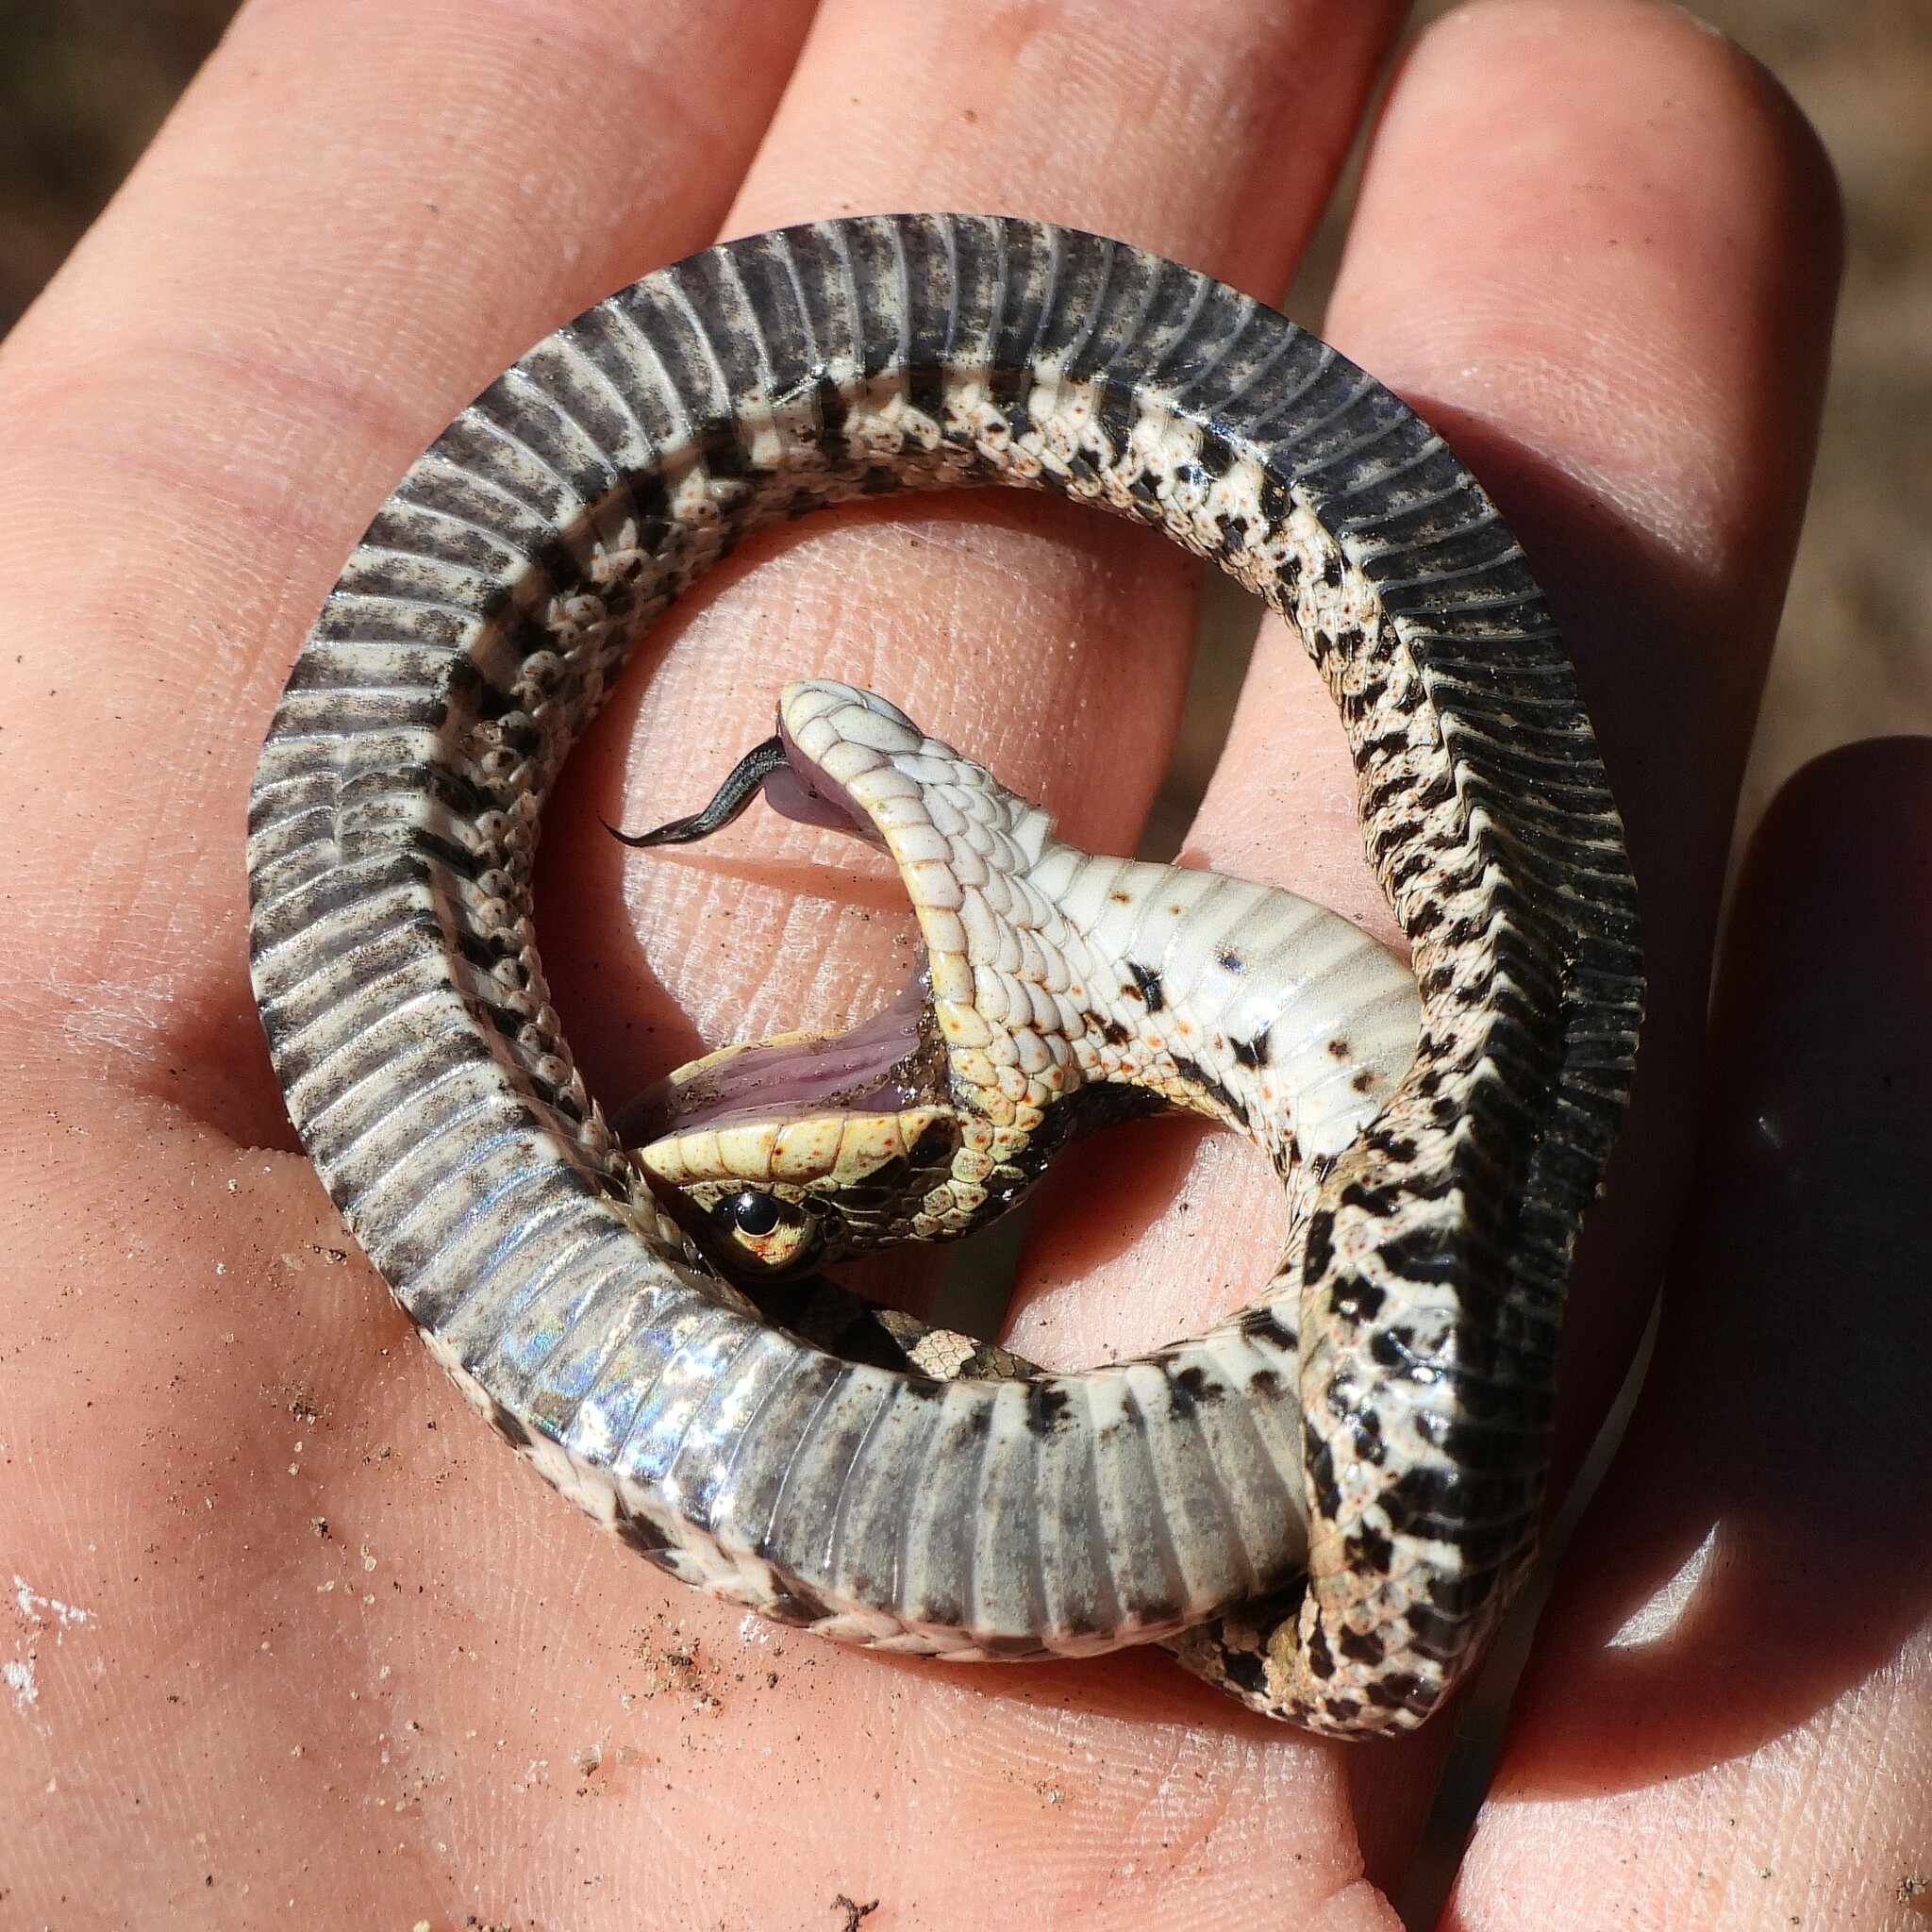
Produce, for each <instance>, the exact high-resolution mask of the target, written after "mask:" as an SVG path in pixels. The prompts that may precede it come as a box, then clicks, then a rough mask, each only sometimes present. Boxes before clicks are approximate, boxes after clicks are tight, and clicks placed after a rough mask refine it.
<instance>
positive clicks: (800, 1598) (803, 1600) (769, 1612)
mask: <svg viewBox="0 0 1932 1932" xmlns="http://www.w3.org/2000/svg"><path fill="white" fill-rule="evenodd" d="M764 1613H765V1615H766V1616H768V1617H769V1618H771V1620H772V1621H773V1622H774V1624H792V1625H794V1626H796V1627H798V1628H801V1629H802V1628H804V1627H805V1626H806V1625H807V1624H816V1623H818V1622H819V1621H820V1620H821V1619H823V1618H824V1617H826V1616H828V1615H829V1614H830V1612H829V1610H828V1609H827V1608H826V1607H825V1606H824V1604H823V1603H821V1602H820V1601H819V1599H818V1598H817V1597H815V1596H814V1595H813V1594H812V1593H811V1591H808V1590H807V1589H806V1588H805V1587H804V1586H803V1585H802V1584H793V1585H792V1587H791V1589H790V1590H788V1591H781V1592H780V1593H779V1594H778V1595H777V1596H774V1598H773V1599H772V1601H771V1602H770V1603H769V1604H767V1605H766V1606H765V1610H764Z"/></svg>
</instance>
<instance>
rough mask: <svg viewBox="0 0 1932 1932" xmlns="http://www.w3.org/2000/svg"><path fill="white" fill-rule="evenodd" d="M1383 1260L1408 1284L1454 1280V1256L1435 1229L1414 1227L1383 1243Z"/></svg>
mask: <svg viewBox="0 0 1932 1932" xmlns="http://www.w3.org/2000/svg"><path fill="white" fill-rule="evenodd" d="M1382 1258H1383V1260H1384V1261H1385V1262H1386V1263H1387V1264H1388V1265H1389V1266H1390V1267H1391V1268H1392V1269H1394V1270H1395V1272H1396V1273H1397V1274H1405V1275H1407V1277H1408V1279H1409V1280H1411V1281H1430V1282H1441V1283H1448V1282H1452V1281H1454V1280H1455V1279H1456V1276H1457V1259H1458V1257H1457V1253H1456V1250H1455V1249H1454V1248H1453V1247H1448V1246H1445V1245H1444V1244H1443V1243H1442V1241H1441V1237H1440V1236H1439V1235H1438V1234H1437V1233H1436V1231H1435V1230H1434V1229H1425V1228H1417V1229H1415V1230H1414V1231H1412V1232H1411V1233H1408V1234H1406V1235H1400V1236H1398V1237H1397V1238H1396V1239H1395V1240H1394V1241H1388V1242H1385V1243H1384V1244H1383V1248H1382Z"/></svg>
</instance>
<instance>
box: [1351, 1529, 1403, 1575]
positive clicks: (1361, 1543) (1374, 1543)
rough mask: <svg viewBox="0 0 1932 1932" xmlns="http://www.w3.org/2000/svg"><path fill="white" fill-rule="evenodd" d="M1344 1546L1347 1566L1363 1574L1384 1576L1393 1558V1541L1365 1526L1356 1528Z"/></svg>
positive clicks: (1387, 1572)
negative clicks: (1346, 1553) (1346, 1552)
mask: <svg viewBox="0 0 1932 1932" xmlns="http://www.w3.org/2000/svg"><path fill="white" fill-rule="evenodd" d="M1344 1547H1345V1548H1346V1549H1347V1551H1348V1567H1349V1568H1350V1569H1351V1570H1354V1571H1357V1572H1361V1573H1364V1574H1374V1575H1376V1576H1386V1575H1388V1574H1389V1566H1390V1565H1391V1563H1393V1562H1394V1560H1395V1545H1394V1543H1393V1542H1391V1541H1390V1539H1389V1538H1387V1537H1386V1536H1384V1535H1383V1534H1382V1533H1381V1532H1380V1531H1379V1530H1374V1529H1370V1528H1367V1527H1365V1526H1364V1527H1358V1528H1357V1529H1356V1530H1355V1531H1354V1532H1353V1533H1352V1534H1351V1535H1350V1536H1349V1538H1348V1540H1347V1542H1346V1544H1345V1545H1344Z"/></svg>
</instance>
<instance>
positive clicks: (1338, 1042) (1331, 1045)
mask: <svg viewBox="0 0 1932 1932" xmlns="http://www.w3.org/2000/svg"><path fill="white" fill-rule="evenodd" d="M1328 1057H1329V1058H1331V1059H1338V1060H1345V1059H1346V1058H1348V1040H1347V1037H1346V1036H1345V1035H1343V1034H1337V1035H1336V1037H1335V1038H1334V1039H1333V1040H1331V1041H1329V1042H1328Z"/></svg>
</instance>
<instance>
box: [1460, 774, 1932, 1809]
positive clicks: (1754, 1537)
mask: <svg viewBox="0 0 1932 1932" xmlns="http://www.w3.org/2000/svg"><path fill="white" fill-rule="evenodd" d="M1928 995H1932V741H1927V740H1907V739H1894V740H1884V741H1875V742H1871V743H1866V744H1861V745H1855V746H1851V747H1848V748H1846V749H1845V750H1843V751H1840V752H1836V753H1833V754H1831V755H1830V756H1828V757H1826V758H1821V759H1819V760H1818V761H1817V762H1816V763H1815V764H1813V765H1811V766H1810V767H1808V768H1807V770H1806V771H1804V772H1803V773H1801V774H1799V775H1798V776H1797V777H1796V778H1794V779H1793V780H1792V781H1791V782H1790V785H1788V786H1787V787H1786V789H1785V791H1784V792H1783V793H1782V794H1781V796H1780V797H1779V799H1778V800H1777V802H1776V803H1775V804H1774V807H1773V808H1772V811H1771V812H1770V814H1769V815H1768V817H1767V819H1766V821H1765V824H1764V825H1763V827H1762V829H1761V831H1760V832H1759V834H1758V837H1757V840H1756V841H1755V842H1754V845H1753V848H1752V852H1751V856H1750V858H1749V860H1748V862H1747V864H1746V867H1745V870H1744V874H1743V877H1742V881H1741V883H1740V889H1739V892H1738V897H1737V902H1736V906H1735V908H1734V911H1733V915H1732V918H1731V921H1730V925H1729V930H1728V934H1727V941H1726V949H1725V958H1724V971H1723V973H1722V975H1721V979H1720V988H1719V997H1718V1001H1717V1005H1716V1008H1715V1012H1714V1040H1713V1045H1714V1051H1713V1055H1712V1059H1711V1068H1712V1076H1713V1077H1712V1092H1711V1095H1710V1098H1709V1101H1708V1104H1707V1114H1706V1134H1705V1141H1704V1149H1703V1156H1702V1160H1701V1164H1700V1171H1699V1174H1698V1180H1697V1191H1696V1198H1695V1201H1694V1203H1693V1207H1692V1210H1691V1220H1690V1223H1689V1224H1688V1230H1687V1235H1686V1239H1685V1241H1684V1242H1683V1244H1682V1246H1681V1247H1680V1249H1679V1251H1678V1254H1677V1257H1676V1259H1675V1262H1674V1267H1673V1271H1672V1277H1671V1286H1670V1289H1669V1291H1667V1296H1666V1302H1665V1310H1664V1323H1663V1327H1662V1330H1661V1332H1660V1335H1659V1339H1658V1344H1657V1360H1656V1367H1655V1369H1654V1370H1653V1373H1652V1376H1651V1380H1650V1384H1649V1386H1648V1387H1647V1388H1646V1390H1645V1391H1644V1395H1643V1399H1642V1402H1641V1406H1640V1407H1639V1409H1638V1413H1637V1419H1636V1422H1635V1424H1634V1425H1633V1427H1632V1430H1631V1433H1630V1437H1629V1440H1628V1441H1627V1443H1626V1445H1625V1449H1624V1456H1623V1457H1622V1458H1621V1460H1620V1463H1619V1466H1618V1469H1617V1470H1616V1471H1615V1472H1614V1473H1613V1474H1612V1477H1611V1479H1610V1482H1609V1484H1608V1485H1607V1490H1606V1493H1605V1495H1604V1497H1603V1498H1602V1499H1600V1501H1599V1502H1598V1504H1597V1506H1596V1507H1594V1508H1593V1509H1592V1510H1591V1513H1590V1515H1589V1516H1588V1517H1586V1519H1585V1520H1584V1523H1583V1524H1582V1526H1581V1528H1580V1529H1579V1530H1578V1533H1577V1536H1576V1539H1575V1542H1574V1545H1573V1555H1572V1559H1571V1561H1570V1563H1569V1564H1568V1566H1567V1569H1566V1574H1565V1575H1564V1576H1563V1578H1562V1579H1561V1580H1560V1582H1559V1584H1558V1587H1557V1596H1556V1599H1555V1600H1554V1602H1553V1604H1552V1606H1551V1610H1550V1614H1549V1616H1548V1618H1547V1619H1546V1621H1545V1624H1544V1626H1543V1641H1542V1642H1541V1646H1540V1649H1539V1654H1538V1657H1537V1659H1536V1660H1535V1662H1533V1664H1532V1666H1531V1670H1530V1673H1529V1674H1528V1675H1527V1676H1526V1677H1525V1679H1524V1694H1523V1697H1522V1698H1521V1700H1520V1701H1519V1704H1518V1722H1517V1727H1516V1732H1515V1735H1514V1736H1513V1737H1512V1739H1511V1740H1510V1742H1509V1744H1508V1745H1507V1746H1506V1751H1505V1758H1504V1763H1503V1766H1502V1770H1501V1773H1500V1775H1499V1779H1498V1792H1497V1794H1498V1795H1500V1796H1506V1797H1507V1796H1511V1795H1514V1796H1536V1797H1550V1796H1557V1795H1563V1794H1566V1793H1570V1792H1598V1793H1600V1792H1603V1791H1606V1790H1628V1789H1631V1788H1633V1787H1636V1786H1639V1785H1642V1784H1648V1783H1652V1782H1655V1781H1657V1780H1659V1779H1663V1778H1670V1777H1675V1776H1681V1775H1683V1774H1686V1773H1690V1772H1694V1771H1698V1770H1701V1769H1704V1768H1706V1767H1707V1766H1710V1765H1712V1764H1715V1763H1717V1762H1720V1761H1722V1760H1724V1759H1726V1758H1730V1757H1738V1756H1740V1755H1744V1754H1748V1753H1750V1752H1752V1751H1754V1750H1756V1749H1757V1747H1759V1746H1761V1745H1763V1744H1765V1743H1767V1742H1768V1741H1769V1740H1773V1739H1774V1738H1776V1737H1778V1736H1780V1735H1781V1734H1783V1733H1785V1732H1787V1731H1789V1730H1790V1729H1791V1728H1792V1727H1793V1726H1795V1725H1798V1724H1803V1723H1805V1722H1806V1721H1807V1720H1808V1719H1810V1718H1812V1717H1814V1716H1816V1715H1817V1714H1818V1713H1819V1712H1820V1711H1822V1710H1824V1708H1825V1707H1828V1706H1830V1705H1831V1704H1833V1703H1834V1702H1836V1701H1838V1700H1839V1699H1840V1698H1841V1697H1843V1696H1844V1695H1845V1693H1847V1692H1848V1691H1852V1690H1853V1689H1854V1688H1855V1687H1857V1685H1859V1684H1861V1683H1862V1682H1864V1681H1865V1680H1866V1679H1868V1678H1869V1677H1871V1676H1872V1675H1873V1674H1874V1673H1877V1672H1880V1671H1882V1670H1884V1669H1885V1667H1886V1666H1887V1665H1888V1664H1890V1662H1891V1660H1892V1659H1893V1658H1894V1657H1896V1656H1897V1655H1898V1653H1899V1651H1900V1650H1901V1648H1902V1647H1903V1646H1904V1645H1905V1644H1906V1643H1907V1641H1908V1640H1909V1639H1910V1637H1911V1636H1912V1634H1913V1633H1914V1632H1915V1631H1916V1630H1918V1629H1919V1628H1920V1627H1921V1626H1922V1625H1923V1624H1924V1622H1925V1619H1926V1613H1927V1609H1928V1607H1932V1404H1928V1403H1927V1401H1926V1399H1925V1364H1926V1363H1927V1361H1928V1360H1932V1295H1928V1294H1927V1292H1926V1282H1927V1280H1928V1278H1932V1188H1928V1186H1927V1184H1926V1183H1927V1169H1926V1156H1925V1145H1926V1141H1925V1132H1924V1095H1925V1093H1926V1092H1927V1091H1932V1017H1928V1016H1932V997H1928Z"/></svg>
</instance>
